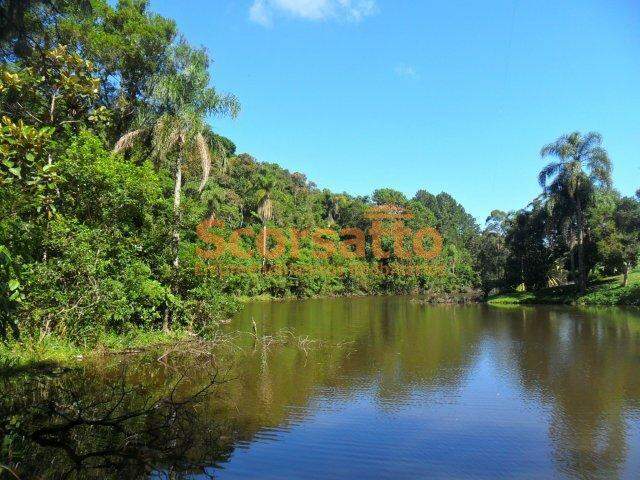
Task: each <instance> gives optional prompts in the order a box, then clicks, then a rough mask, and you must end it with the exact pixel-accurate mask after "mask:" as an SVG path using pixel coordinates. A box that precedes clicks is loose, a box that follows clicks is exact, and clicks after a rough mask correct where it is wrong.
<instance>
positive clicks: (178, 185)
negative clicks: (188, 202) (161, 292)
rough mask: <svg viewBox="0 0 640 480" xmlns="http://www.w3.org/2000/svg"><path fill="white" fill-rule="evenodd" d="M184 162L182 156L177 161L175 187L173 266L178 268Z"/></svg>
mask: <svg viewBox="0 0 640 480" xmlns="http://www.w3.org/2000/svg"><path fill="white" fill-rule="evenodd" d="M181 167H182V162H181V161H180V158H178V160H177V161H176V183H175V185H174V187H173V245H172V247H173V252H172V253H173V267H174V269H177V268H178V266H179V265H180V257H179V247H180V219H181V217H182V215H181V213H180V191H181V188H182V168H181Z"/></svg>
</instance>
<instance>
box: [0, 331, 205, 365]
mask: <svg viewBox="0 0 640 480" xmlns="http://www.w3.org/2000/svg"><path fill="white" fill-rule="evenodd" d="M190 337H196V336H195V335H194V334H193V333H190V332H188V331H186V330H174V331H170V332H164V331H161V330H141V329H132V330H130V331H128V332H126V333H121V334H116V333H110V334H104V335H101V336H100V337H99V338H98V339H96V340H95V341H93V342H91V343H78V342H74V341H72V340H70V339H67V338H62V337H59V336H57V335H47V336H45V337H43V338H39V339H33V338H26V339H24V340H21V341H12V342H8V343H1V342H0V372H7V371H15V370H21V369H25V368H32V367H34V368H38V367H43V368H46V367H47V366H64V367H71V366H73V365H74V364H77V363H80V362H85V361H87V360H90V359H95V358H98V357H101V356H105V355H112V354H126V353H129V352H138V351H144V350H148V349H152V348H156V347H159V346H162V345H173V344H176V343H178V342H181V341H184V340H186V339H188V338H190Z"/></svg>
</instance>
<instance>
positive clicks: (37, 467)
mask: <svg viewBox="0 0 640 480" xmlns="http://www.w3.org/2000/svg"><path fill="white" fill-rule="evenodd" d="M102 374H104V372H102ZM108 377H109V375H106V376H105V377H102V378H100V377H98V376H95V375H93V374H91V373H88V372H86V371H83V370H79V371H71V372H67V373H63V374H61V375H55V376H49V375H37V376H35V377H33V378H29V379H28V380H26V379H25V378H21V377H14V378H11V379H4V380H0V383H1V384H2V385H1V388H2V392H3V395H2V400H0V418H1V419H2V420H0V422H1V423H0V434H1V435H0V436H1V437H2V442H1V443H2V445H3V447H2V450H1V451H2V454H3V455H2V457H3V460H2V462H0V464H2V463H4V464H7V463H8V464H9V465H8V466H9V467H10V468H11V469H12V470H13V471H14V472H15V473H16V475H17V476H18V478H47V479H58V478H60V479H66V478H100V479H103V478H118V479H120V478H141V477H145V476H146V477H149V476H152V477H153V478H182V477H183V476H185V475H187V474H192V473H200V474H205V475H206V474H207V473H208V472H210V471H211V467H212V466H215V465H216V464H217V463H218V462H219V461H221V460H225V459H226V458H228V455H229V453H230V448H229V447H225V446H223V445H222V444H221V442H220V431H219V430H218V429H217V428H216V427H215V425H214V423H213V422H210V421H204V420H205V417H206V416H203V414H202V413H203V412H202V405H203V402H204V401H205V400H206V399H207V398H209V397H210V396H211V394H212V389H213V388H214V387H215V385H216V380H215V378H213V379H209V380H208V381H207V382H205V383H200V384H199V385H198V386H197V387H194V386H193V385H191V386H190V387H188V388H187V389H186V390H188V391H185V382H184V381H183V380H182V379H181V378H177V379H176V380H175V381H174V382H170V383H168V385H167V387H166V388H163V389H160V390H158V389H150V388H149V387H148V386H142V385H139V384H135V382H134V381H133V380H134V379H133V378H130V377H128V376H127V375H126V374H125V372H124V371H122V373H121V374H120V375H118V376H117V377H116V378H111V379H109V378H108Z"/></svg>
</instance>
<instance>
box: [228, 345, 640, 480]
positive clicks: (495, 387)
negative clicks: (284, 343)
mask: <svg viewBox="0 0 640 480" xmlns="http://www.w3.org/2000/svg"><path fill="white" fill-rule="evenodd" d="M496 348H497V347H496V346H495V345H492V343H491V342H485V344H484V345H483V347H482V348H481V352H480V354H479V355H478V356H477V357H476V359H475V363H474V365H473V367H472V368H471V370H470V371H469V372H468V374H467V375H466V378H465V379H464V382H463V384H462V385H461V386H460V387H459V388H457V389H450V390H447V391H438V390H433V389H428V390H425V389H422V388H420V387H415V386H414V387H412V389H411V391H410V392H408V393H407V395H406V396H405V397H404V399H403V402H402V403H401V404H396V403H394V402H393V401H390V402H388V401H386V400H385V401H381V400H380V398H379V397H378V388H379V385H374V386H371V387H370V388H362V389H359V390H358V391H357V392H348V393H345V392H341V391H340V390H339V389H327V388H325V389H322V388H319V389H317V391H316V393H315V395H317V396H316V397H315V398H314V399H313V400H312V401H311V402H310V405H309V406H308V408H306V409H304V410H305V414H306V416H305V417H302V416H300V418H301V420H299V421H297V422H296V421H295V420H294V421H293V422H292V423H293V424H292V425H291V426H290V427H289V428H288V429H286V430H284V429H277V428H275V429H266V430H264V431H261V432H260V433H259V434H258V435H256V437H255V438H254V440H253V441H252V442H248V443H245V444H243V445H242V446H241V447H240V448H238V449H237V450H236V451H235V452H234V454H233V456H232V459H231V461H230V463H228V464H226V465H225V466H224V470H222V471H219V472H218V476H219V478H222V479H230V478H265V479H268V478H273V479H276V478H278V479H282V478H318V479H327V478H393V479H400V478H496V476H500V477H508V478H527V479H530V478H551V477H554V475H556V470H555V467H554V463H553V454H552V448H553V447H552V445H550V444H549V440H548V423H549V414H548V411H547V409H546V408H544V407H543V406H542V405H541V404H540V403H539V402H537V401H534V400H531V399H528V395H527V394H526V392H523V391H522V389H521V387H520V386H519V385H518V383H517V382H516V383H514V381H513V378H510V375H509V374H506V375H505V372H504V370H503V369H502V368H501V367H500V366H498V365H496V364H495V363H494V361H493V358H494V356H495V355H496V351H495V349H496ZM507 373H508V372H507ZM297 410H298V409H297V408H293V409H292V410H291V414H292V415H291V416H292V417H294V418H295V417H296V411H297ZM638 431H639V428H638V423H637V422H634V428H633V432H634V433H635V436H636V438H637V435H638ZM630 440H633V439H632V438H630ZM637 456H638V452H636V454H635V457H634V459H632V458H630V459H629V460H630V461H629V462H628V463H629V464H628V465H627V469H626V472H627V473H628V475H625V477H627V478H634V477H633V475H631V472H633V471H636V472H637V471H638V470H635V469H634V465H635V466H636V467H637V458H636V457H637Z"/></svg>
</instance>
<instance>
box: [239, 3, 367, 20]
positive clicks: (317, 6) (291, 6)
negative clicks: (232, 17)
mask: <svg viewBox="0 0 640 480" xmlns="http://www.w3.org/2000/svg"><path fill="white" fill-rule="evenodd" d="M377 11H378V6H377V4H376V2H375V0H254V1H253V3H252V4H251V8H249V18H250V19H251V20H252V21H254V22H256V23H259V24H260V25H263V26H271V25H272V24H273V20H274V17H277V16H289V17H293V18H302V19H305V20H315V21H320V20H326V19H330V18H333V19H338V20H346V21H350V22H359V21H361V20H362V19H363V18H365V17H368V16H369V15H373V14H374V13H376V12H377Z"/></svg>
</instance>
